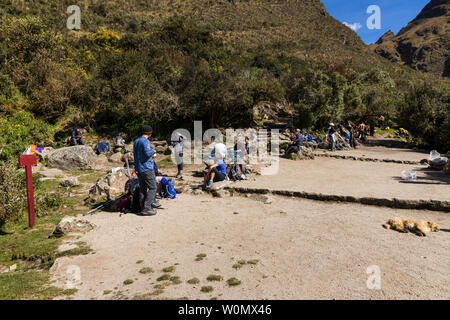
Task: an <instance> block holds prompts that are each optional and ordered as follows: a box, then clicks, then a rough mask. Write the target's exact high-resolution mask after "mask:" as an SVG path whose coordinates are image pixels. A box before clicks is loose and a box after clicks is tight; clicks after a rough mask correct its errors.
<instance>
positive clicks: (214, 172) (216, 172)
mask: <svg viewBox="0 0 450 320" xmlns="http://www.w3.org/2000/svg"><path fill="white" fill-rule="evenodd" d="M214 160H215V163H214V164H213V165H211V166H209V169H208V171H207V172H206V174H205V177H204V181H205V186H206V187H207V188H209V187H211V186H212V184H213V182H219V181H224V180H225V179H226V177H227V166H226V165H225V163H224V162H223V160H222V157H221V156H220V155H219V154H216V155H215V156H214Z"/></svg>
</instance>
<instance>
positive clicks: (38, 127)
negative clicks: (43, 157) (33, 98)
mask: <svg viewBox="0 0 450 320" xmlns="http://www.w3.org/2000/svg"><path fill="white" fill-rule="evenodd" d="M0 124H1V125H0V160H6V159H10V158H13V159H14V160H15V161H16V160H17V158H16V157H17V156H18V155H19V154H22V152H23V151H24V150H25V149H26V148H27V146H28V145H29V144H41V145H45V144H47V145H51V144H53V142H52V139H53V132H54V127H53V126H51V125H49V124H47V123H46V122H44V121H41V120H38V119H36V118H35V117H34V116H33V115H32V114H31V113H29V112H24V111H20V112H16V113H14V114H12V115H9V116H1V115H0Z"/></svg>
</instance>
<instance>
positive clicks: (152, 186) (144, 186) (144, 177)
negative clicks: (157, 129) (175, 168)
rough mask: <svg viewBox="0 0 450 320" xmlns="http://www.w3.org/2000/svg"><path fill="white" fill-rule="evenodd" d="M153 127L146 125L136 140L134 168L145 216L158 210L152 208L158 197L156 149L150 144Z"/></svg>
mask: <svg viewBox="0 0 450 320" xmlns="http://www.w3.org/2000/svg"><path fill="white" fill-rule="evenodd" d="M151 135H152V127H151V126H148V125H147V126H144V127H143V129H142V136H140V137H139V138H137V139H136V140H135V141H134V145H133V147H134V148H133V149H134V150H133V151H134V170H135V171H136V173H137V176H138V179H139V202H140V205H141V210H142V212H141V213H140V214H141V215H143V216H153V215H155V214H156V212H155V211H154V210H153V208H152V204H153V203H154V202H155V197H156V178H155V170H154V165H153V155H154V154H155V150H153V149H152V147H151V144H150V140H149V138H150V136H151Z"/></svg>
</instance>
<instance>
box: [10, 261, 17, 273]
mask: <svg viewBox="0 0 450 320" xmlns="http://www.w3.org/2000/svg"><path fill="white" fill-rule="evenodd" d="M16 269H17V264H16V263H15V264H13V265H12V266H10V267H9V272H13V271H16Z"/></svg>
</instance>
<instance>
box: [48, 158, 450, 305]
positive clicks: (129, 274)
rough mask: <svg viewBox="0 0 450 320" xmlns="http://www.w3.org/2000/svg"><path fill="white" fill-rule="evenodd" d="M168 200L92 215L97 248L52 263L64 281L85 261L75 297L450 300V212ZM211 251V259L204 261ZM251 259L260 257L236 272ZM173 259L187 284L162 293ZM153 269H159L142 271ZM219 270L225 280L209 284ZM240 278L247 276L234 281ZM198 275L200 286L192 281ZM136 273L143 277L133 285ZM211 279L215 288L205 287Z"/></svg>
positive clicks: (92, 241) (283, 201) (284, 201)
mask: <svg viewBox="0 0 450 320" xmlns="http://www.w3.org/2000/svg"><path fill="white" fill-rule="evenodd" d="M330 161H331V160H330ZM350 163H352V164H354V162H351V161H350ZM297 164H298V165H299V166H303V165H305V164H306V162H305V163H304V164H300V163H297ZM371 165H373V164H371ZM344 185H345V183H344ZM163 204H164V207H165V209H164V210H159V213H158V215H157V216H154V217H140V216H136V215H131V214H130V215H125V216H122V217H119V214H117V213H106V212H101V213H98V214H96V215H94V216H90V217H88V218H87V219H88V220H89V221H90V222H92V223H94V224H95V225H96V226H97V227H96V229H94V230H93V231H91V232H89V233H86V234H84V235H82V236H81V237H80V238H79V239H76V240H75V239H74V240H71V241H74V242H76V241H85V242H86V243H87V244H88V245H90V246H91V248H92V249H93V250H94V253H93V254H88V255H82V256H76V257H63V258H60V259H58V260H57V262H56V264H55V265H54V267H53V268H52V270H51V271H52V273H53V276H54V279H55V280H57V281H56V283H57V284H59V285H64V284H65V281H66V278H67V270H68V267H69V266H71V265H75V266H77V267H79V268H80V275H81V281H82V285H81V287H80V288H79V290H78V292H77V293H76V294H75V295H74V298H75V299H90V298H94V299H124V298H125V299H132V298H133V297H135V296H136V295H139V294H149V293H153V294H154V295H151V296H149V297H151V298H158V299H159V298H181V297H185V298H188V299H197V298H199V299H211V298H213V297H216V298H218V299H266V298H267V299H430V298H433V299H434V298H435V299H449V298H450V274H449V265H450V255H449V254H448V248H450V233H449V232H450V216H449V214H446V213H439V212H427V211H414V210H393V209H385V208H379V207H371V206H363V205H357V204H334V203H324V202H319V201H310V200H301V199H290V198H278V197H273V202H272V203H271V204H263V202H261V201H259V200H258V199H256V198H246V197H226V198H220V199H216V198H211V197H209V196H206V195H204V196H193V195H187V194H182V195H180V196H179V197H178V198H177V199H176V200H167V201H163ZM395 216H399V217H403V218H413V219H426V220H433V221H434V222H436V223H438V224H439V225H440V227H441V228H442V229H443V230H442V231H440V232H437V233H432V234H430V235H429V236H427V237H418V236H415V235H413V234H402V233H398V232H395V231H391V230H386V229H384V228H382V226H381V225H382V224H383V223H384V222H385V221H386V220H387V219H389V218H392V217H395ZM201 253H204V254H206V257H204V258H203V260H201V261H195V259H196V256H197V255H198V254H201ZM241 259H244V260H247V261H248V260H258V262H256V261H255V262H256V264H245V265H242V267H241V268H239V269H234V268H233V265H235V264H238V261H239V260H241ZM140 260H143V261H142V263H137V262H138V261H140ZM373 265H376V266H378V267H379V268H380V271H381V290H370V289H368V288H367V285H366V281H367V279H368V277H369V274H367V273H366V270H367V268H368V267H369V266H373ZM168 266H175V270H174V271H173V272H171V273H169V274H170V275H171V276H178V277H179V278H180V280H181V281H182V282H181V283H180V284H173V283H172V284H171V285H168V286H167V287H165V288H164V289H162V291H156V289H155V288H154V286H155V285H158V284H161V283H165V282H167V281H157V278H159V277H160V276H161V275H163V274H164V272H163V271H162V269H163V268H165V267H168ZM144 267H150V268H152V269H153V271H154V272H150V273H146V274H142V273H140V272H139V270H141V269H142V268H144ZM211 274H216V275H220V276H222V277H223V280H222V281H207V280H206V278H207V277H208V275H211ZM231 277H236V278H238V279H239V280H241V282H242V283H241V284H240V285H238V286H233V287H230V286H229V285H228V284H227V283H226V280H227V279H229V278H231ZM191 278H198V279H199V280H200V283H199V284H188V283H186V281H187V280H189V279H191ZM128 279H131V280H133V283H132V284H129V285H125V284H124V283H123V282H124V281H125V280H128ZM169 282H170V281H169ZM202 286H212V287H213V291H212V292H202V291H201V287H202Z"/></svg>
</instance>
